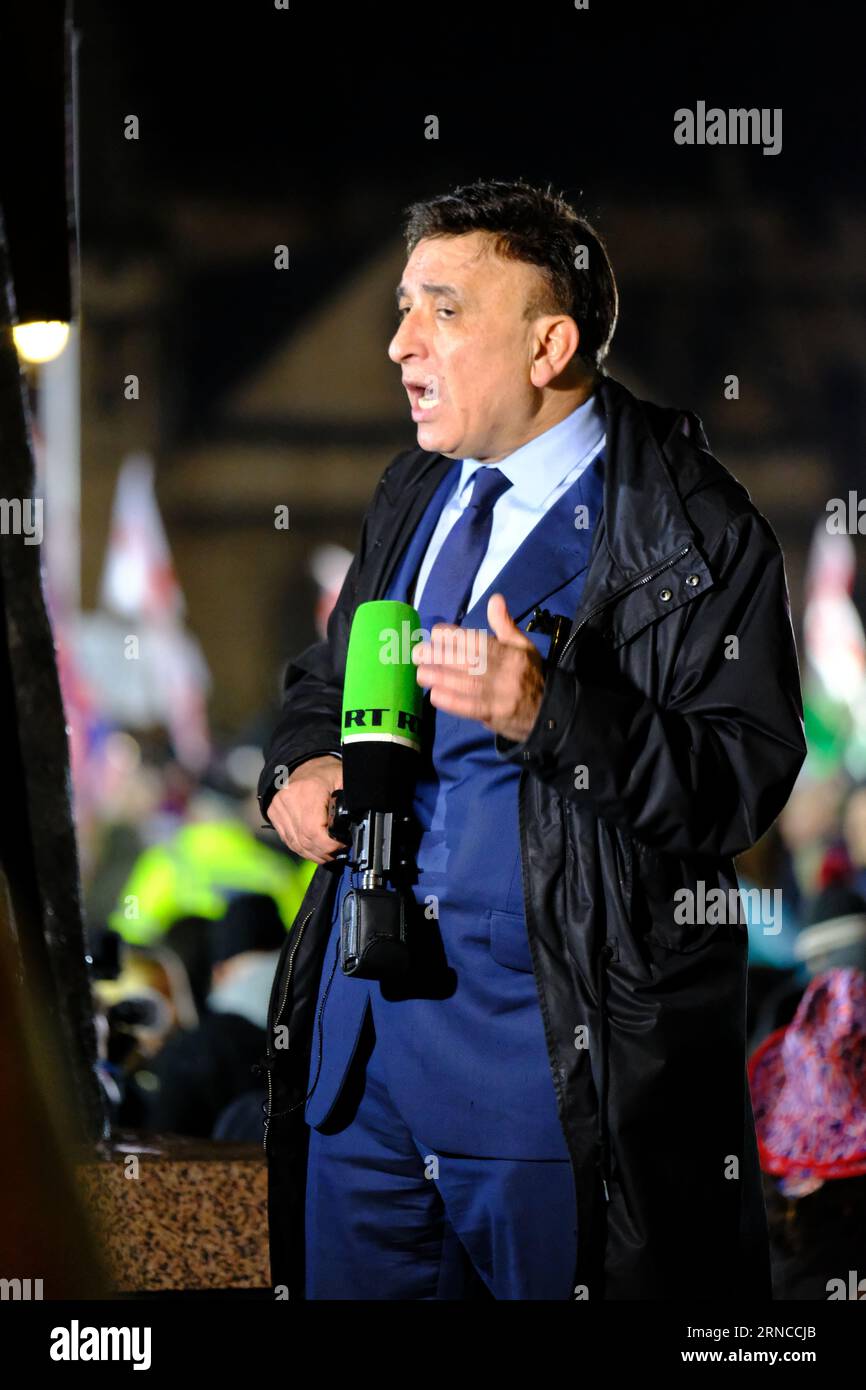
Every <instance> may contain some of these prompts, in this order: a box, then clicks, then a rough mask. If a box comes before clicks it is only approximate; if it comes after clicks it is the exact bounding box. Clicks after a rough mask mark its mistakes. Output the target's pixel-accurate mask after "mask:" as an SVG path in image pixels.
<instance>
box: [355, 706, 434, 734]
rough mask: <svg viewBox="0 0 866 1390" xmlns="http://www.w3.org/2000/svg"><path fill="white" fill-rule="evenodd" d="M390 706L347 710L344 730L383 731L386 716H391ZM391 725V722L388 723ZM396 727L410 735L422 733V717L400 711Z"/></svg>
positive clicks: (406, 711) (403, 710) (407, 711)
mask: <svg viewBox="0 0 866 1390" xmlns="http://www.w3.org/2000/svg"><path fill="white" fill-rule="evenodd" d="M390 713H391V709H390V707H389V706H385V705H383V706H376V705H370V706H368V707H367V708H366V709H347V710H346V711H345V713H344V715H343V728H344V729H381V728H382V726H383V724H384V722H385V720H384V716H385V715H386V714H390ZM388 722H389V723H390V720H389V721H388ZM396 727H397V728H398V729H405V730H406V732H407V733H409V734H418V733H420V732H421V717H420V715H417V714H411V713H410V712H409V710H405V709H398V710H397V721H396Z"/></svg>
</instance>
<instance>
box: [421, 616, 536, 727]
mask: <svg viewBox="0 0 866 1390" xmlns="http://www.w3.org/2000/svg"><path fill="white" fill-rule="evenodd" d="M487 621H488V623H489V624H490V629H491V632H492V633H493V636H490V635H489V634H488V633H486V632H484V631H483V630H480V629H477V628H460V627H457V626H456V625H455V624H453V623H434V624H433V628H432V630H431V633H430V641H429V642H418V643H417V644H416V645H415V647H413V649H412V660H413V661H414V662H415V664H416V666H417V668H418V669H417V672H416V679H417V681H418V684H419V685H424V686H428V687H429V690H430V703H431V705H434V706H435V708H436V709H441V710H445V712H446V713H447V714H456V715H459V716H460V717H461V718H462V719H477V720H478V721H479V722H480V723H482V724H484V725H485V726H486V727H487V728H488V729H492V730H493V732H494V733H496V734H502V736H503V737H504V738H508V739H512V740H513V741H514V742H516V743H523V742H524V740H525V739H527V738H528V737H529V734H530V732H531V731H532V728H533V725H534V724H535V721H536V719H537V717H538V711H539V708H540V707H541V700H542V696H543V694H544V670H543V663H542V660H541V654H540V652H539V650H538V648H537V647H536V645H535V643H534V642H532V641H531V640H530V639H529V638H528V637H527V636H526V633H525V632H521V630H520V628H519V627H518V626H517V625H516V623H515V622H514V621H513V619H512V617H511V615H510V613H509V612H508V605H507V604H506V602H505V598H504V596H503V595H502V594H491V596H490V599H489V601H488V604H487ZM437 634H438V637H437ZM440 638H441V640H439V639H440ZM449 639H450V640H449ZM479 655H480V656H482V657H483V660H482V661H479V659H478V658H479Z"/></svg>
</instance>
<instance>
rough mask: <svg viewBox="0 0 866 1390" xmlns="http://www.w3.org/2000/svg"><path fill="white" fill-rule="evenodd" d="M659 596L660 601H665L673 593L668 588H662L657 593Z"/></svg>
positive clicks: (671, 596)
mask: <svg viewBox="0 0 866 1390" xmlns="http://www.w3.org/2000/svg"><path fill="white" fill-rule="evenodd" d="M659 598H660V599H661V601H662V603H667V601H668V599H669V598H673V594H672V593H671V591H670V589H662V591H661V593H660V594H659Z"/></svg>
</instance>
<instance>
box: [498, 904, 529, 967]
mask: <svg viewBox="0 0 866 1390" xmlns="http://www.w3.org/2000/svg"><path fill="white" fill-rule="evenodd" d="M490 954H491V956H492V957H493V959H494V960H495V961H497V962H498V964H499V965H504V966H507V968H508V969H509V970H523V971H526V972H528V973H529V974H532V953H531V951H530V949H529V938H528V937H527V935H526V921H525V919H524V917H523V915H522V913H515V912H491V914H490Z"/></svg>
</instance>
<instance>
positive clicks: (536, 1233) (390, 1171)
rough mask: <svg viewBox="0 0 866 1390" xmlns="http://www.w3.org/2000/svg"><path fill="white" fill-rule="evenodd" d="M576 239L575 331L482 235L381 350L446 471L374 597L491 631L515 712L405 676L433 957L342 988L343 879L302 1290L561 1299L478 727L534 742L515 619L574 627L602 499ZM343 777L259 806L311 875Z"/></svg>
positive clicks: (410, 299) (512, 793)
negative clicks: (494, 710) (324, 795)
mask: <svg viewBox="0 0 866 1390" xmlns="http://www.w3.org/2000/svg"><path fill="white" fill-rule="evenodd" d="M575 233H576V240H583V241H584V242H585V241H586V240H587V239H591V241H592V244H593V251H594V261H595V264H594V272H593V274H592V275H591V276H589V277H586V276H584V277H582V279H581V283H582V286H583V292H584V294H585V295H586V297H587V310H588V313H587V320H588V321H589V325H590V326H589V327H588V328H584V327H579V326H578V323H577V321H576V320H575V318H574V317H572V316H571V315H570V314H565V313H561V312H556V311H554V312H551V311H550V309H551V307H552V306H551V304H550V303H549V302H548V300H549V290H548V286H547V282H546V280H545V277H544V276H543V275H542V274H541V273H540V271H539V270H538V268H537V267H536V266H534V265H532V264H529V263H527V262H525V261H522V260H517V259H511V260H504V259H503V258H502V257H501V256H500V255H499V254H497V252H496V249H495V246H494V242H493V238H492V237H491V236H490V234H489V233H487V232H484V231H479V232H475V233H470V234H468V235H465V234H464V235H461V236H458V237H435V238H422V239H421V240H420V241H419V242H418V244H417V245H416V247H415V249H414V251H413V252H412V254H411V255H410V257H409V260H408V262H407V265H406V267H405V270H404V273H403V277H402V283H401V285H400V286H399V289H398V293H397V299H398V319H399V323H398V327H397V331H396V333H395V335H394V338H393V340H392V342H391V344H390V348H389V355H390V356H391V358H392V360H393V361H394V362H395V363H396V364H397V365H398V366H399V367H400V368H401V371H402V376H403V381H404V384H405V387H406V390H407V393H408V395H409V398H410V403H411V406H412V416H413V419H414V420H415V421H416V422H417V425H418V442H419V444H420V445H421V446H422V447H423V448H424V449H426V450H430V451H434V450H435V451H438V452H440V453H443V454H445V455H446V456H447V457H450V458H454V460H455V462H454V464H453V467H452V468H451V469H450V470H449V471H448V472H447V473H446V475H445V477H444V478H443V480H442V482H441V484H440V486H439V488H438V489H437V491H436V493H435V495H434V497H433V500H432V502H431V504H430V506H429V508H428V510H427V512H426V514H425V516H424V517H423V519H422V522H421V525H420V526H419V527H418V529H417V530H416V532H415V534H414V535H413V536H411V537H407V538H406V539H407V541H408V545H407V547H406V549H405V552H404V553H403V556H402V558H401V560H400V563H399V566H398V568H397V571H396V573H395V574H394V576H393V578H392V580H391V583H390V584H389V586H388V588H387V590H386V592H385V593H383V595H382V597H386V598H393V599H402V600H405V601H407V602H411V603H412V604H414V606H415V607H416V608H417V609H418V611H419V614H420V617H421V623H422V627H423V628H425V629H426V630H427V631H431V630H433V628H434V625H435V624H437V623H441V622H444V623H447V624H459V625H460V626H461V627H463V628H472V629H477V630H480V631H481V632H484V633H485V634H486V633H488V632H489V633H492V634H493V635H494V637H495V638H496V639H497V641H498V642H499V643H501V646H502V651H501V652H497V653H496V657H493V649H494V647H495V645H496V644H495V643H493V642H491V643H489V644H486V645H485V647H484V651H485V655H486V656H487V659H488V660H491V659H493V660H497V658H498V661H497V664H496V666H495V670H494V671H493V672H491V673H490V675H489V677H488V681H489V687H490V688H491V689H499V690H501V694H502V698H503V700H504V702H505V704H506V705H508V704H509V702H510V707H509V712H508V718H506V719H505V720H496V719H494V720H486V721H485V720H483V719H481V718H477V717H468V718H467V717H466V716H465V715H464V714H463V713H462V712H461V710H460V709H459V708H457V707H455V708H454V712H451V706H450V704H449V701H450V699H451V698H452V697H451V695H450V691H449V689H448V687H447V686H446V685H437V683H436V677H437V675H443V674H445V673H444V672H443V670H442V668H441V667H438V668H437V667H436V665H435V663H434V665H432V666H427V665H420V664H419V669H418V677H419V680H420V681H421V683H422V684H423V685H424V686H425V687H426V688H428V689H429V691H430V701H431V705H432V706H434V707H435V709H436V710H437V715H436V718H435V721H433V726H434V729H435V733H434V736H433V743H432V747H431V748H429V749H428V750H426V751H427V757H426V758H425V760H424V770H423V772H422V774H421V776H420V777H419V781H418V785H417V789H416V795H415V808H414V809H415V815H416V817H417V819H418V822H419V823H420V826H421V830H422V835H421V840H420V848H419V852H418V860H417V863H418V881H417V884H416V886H415V890H414V896H415V905H414V911H415V912H416V914H417V915H419V916H420V917H421V918H423V921H424V923H425V924H426V925H427V926H428V929H429V925H430V923H431V921H432V922H433V923H434V924H435V939H436V940H437V946H438V950H437V954H438V956H439V960H438V961H437V962H434V961H432V960H431V961H430V962H428V968H427V970H426V971H425V972H423V975H422V976H421V977H419V978H418V979H417V980H416V979H413V981H412V983H410V984H409V985H408V986H407V987H406V988H405V989H401V990H399V991H397V990H394V989H393V988H392V989H389V988H388V987H387V986H385V985H382V984H380V983H378V982H372V983H368V982H365V981H363V980H359V979H355V978H350V977H347V976H344V975H343V974H342V972H341V970H340V968H339V963H338V951H339V914H340V905H341V902H342V898H343V895H344V893H345V891H346V888H347V887H348V886H350V885H349V873H348V871H346V872H345V873H344V875H343V881H342V882H341V884H340V888H339V891H338V893H337V897H336V901H335V906H334V913H333V919H332V921H333V925H332V934H331V940H330V942H329V944H328V949H327V951H326V953H325V967H324V969H323V971H322V977H321V984H320V994H319V1000H318V1009H317V1017H318V1018H319V1020H320V1028H319V1037H320V1042H321V1047H320V1049H318V1050H315V1049H314V1056H313V1062H312V1066H311V1072H310V1093H309V1097H308V1101H307V1106H306V1119H307V1122H308V1124H309V1125H311V1126H312V1130H313V1132H312V1134H311V1136H310V1153H309V1163H308V1180H307V1208H306V1228H307V1230H306V1240H307V1297H308V1298H352V1297H370V1296H373V1297H378V1298H404V1297H408V1298H413V1297H419V1298H430V1297H466V1296H469V1293H471V1291H472V1290H473V1289H475V1291H476V1292H477V1293H481V1294H482V1296H483V1295H484V1293H485V1291H487V1292H489V1293H490V1294H492V1295H493V1296H494V1297H497V1298H515V1299H516V1298H556V1299H564V1298H568V1297H570V1296H571V1289H572V1280H573V1270H574V1251H575V1243H576V1237H577V1232H576V1217H575V1202H574V1192H573V1179H572V1173H571V1166H570V1162H569V1156H568V1151H567V1148H566V1144H565V1140H564V1136H563V1133H562V1128H561V1125H560V1121H559V1118H558V1115H557V1108H556V1095H555V1090H554V1084H553V1079H552V1077H551V1071H550V1063H549V1061H548V1055H547V1048H546V1045H545V1038H544V1029H543V1022H542V1015H541V1010H540V1007H539V999H538V992H537V988H536V984H535V979H534V976H533V968H532V960H531V957H530V952H529V945H528V941H527V934H526V924H525V918H524V900H523V881H522V872H521V856H520V835H519V826H518V814H517V783H518V780H519V776H520V769H519V768H518V767H516V766H515V765H514V764H513V763H508V762H506V761H505V760H504V759H503V758H502V757H501V756H500V755H499V754H498V753H497V751H496V749H495V747H494V740H493V737H492V732H501V733H502V734H503V735H504V736H510V737H512V738H518V737H520V738H522V737H523V736H525V733H526V732H528V730H529V728H531V726H532V723H533V721H534V718H535V714H536V713H537V705H538V699H539V694H540V686H541V678H540V667H541V660H542V658H543V657H544V656H545V655H546V654H547V651H548V647H549V644H550V635H549V634H548V633H544V632H538V631H533V632H532V633H531V636H530V635H527V633H526V627H527V623H528V622H529V619H530V617H531V614H532V610H533V609H534V608H535V607H536V605H544V606H545V607H546V608H548V609H549V610H553V611H555V612H557V613H562V614H564V615H568V616H569V617H570V615H571V614H572V613H574V612H575V611H576V609H577V607H578V604H579V601H580V595H581V591H582V588H583V580H584V578H585V574H586V569H587V566H588V563H589V557H590V552H591V548H592V541H593V536H594V532H595V526H596V522H597V519H598V515H599V511H600V508H601V499H602V481H603V467H604V457H603V448H604V413H603V411H602V409H601V407H600V405H599V403H598V401H597V398H596V396H595V395H594V386H595V382H596V376H597V367H598V365H599V363H600V362H601V361H602V359H603V357H604V354H605V353H606V351H607V347H608V344H609V341H610V337H611V335H612V333H613V328H614V324H615V317H616V290H615V286H614V282H613V276H612V272H611V270H610V267H609V263H608V261H607V257H606V255H605V254H604V251H603V248H602V247H601V243H600V242H599V241H598V240H597V239H596V238H595V236H593V235H592V234H591V232H590V230H589V228H587V227H584V226H583V225H582V224H581V225H576V226H575ZM517 614H519V615H522V617H521V624H520V625H518V624H517V623H516V622H515V621H514V618H513V616H512V615H517ZM518 654H519V657H520V662H519V664H515V665H512V664H511V658H512V656H514V655H518ZM419 655H420V656H421V657H424V656H429V657H430V658H431V659H432V657H433V652H432V650H428V649H427V648H422V650H421V652H420V653H419ZM450 674H453V672H452V673H450ZM470 679H476V678H475V677H470ZM512 707H513V712H512ZM336 752H337V750H336V749H335V750H334V753H336ZM340 771H341V769H340V766H339V763H338V762H337V761H335V759H334V757H332V756H331V755H326V756H325V757H324V758H317V759H311V760H309V761H308V762H306V763H304V764H302V765H301V768H300V769H299V771H298V772H296V773H295V774H294V775H293V777H292V779H290V782H289V785H288V786H287V787H286V788H285V789H284V790H283V791H282V792H281V793H280V794H278V795H277V796H276V797H275V799H274V801H273V802H272V803H271V806H270V809H269V813H268V814H269V816H270V819H271V820H272V822H273V824H274V825H275V826H276V827H277V829H278V830H279V831H280V832H281V834H282V836H283V839H284V840H285V842H286V843H287V844H288V845H289V846H290V847H291V848H293V849H295V850H296V851H297V852H299V853H302V854H304V855H305V856H307V857H308V858H313V859H315V860H316V861H317V862H320V863H321V862H326V861H327V859H329V858H330V857H331V856H332V854H333V853H334V852H335V850H336V849H337V848H338V846H337V845H336V843H335V842H334V841H332V840H330V839H329V837H328V836H327V832H326V830H324V829H323V827H322V824H321V819H322V818H321V789H322V786H323V784H324V786H325V787H327V789H328V790H329V791H330V790H331V789H332V788H333V787H336V786H339V785H341V778H340ZM412 925H413V923H412V922H411V921H410V929H411V927H412ZM353 1068H354V1070H353ZM467 1291H468V1292H467Z"/></svg>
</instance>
